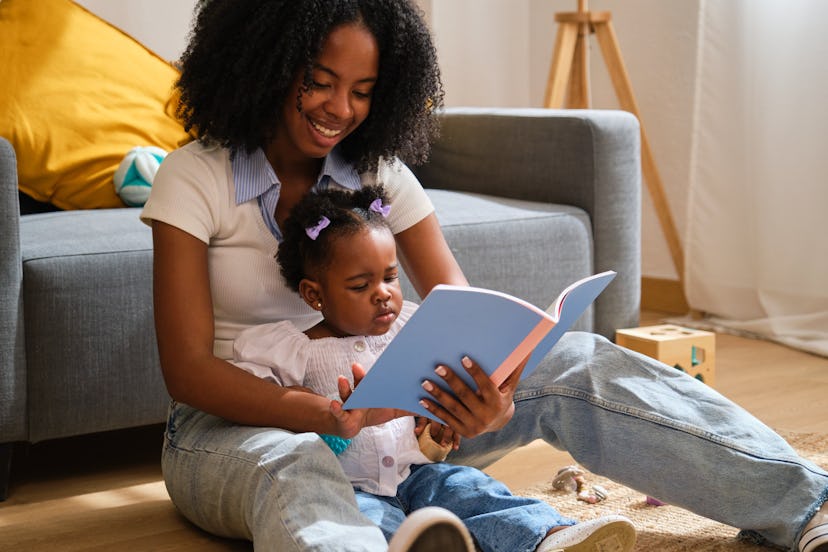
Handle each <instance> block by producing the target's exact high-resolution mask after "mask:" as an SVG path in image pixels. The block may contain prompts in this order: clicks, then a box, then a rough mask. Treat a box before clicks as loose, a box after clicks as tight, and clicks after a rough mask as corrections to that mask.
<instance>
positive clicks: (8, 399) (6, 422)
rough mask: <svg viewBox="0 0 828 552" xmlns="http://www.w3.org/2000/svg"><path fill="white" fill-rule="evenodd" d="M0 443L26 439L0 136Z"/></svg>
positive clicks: (16, 221)
mask: <svg viewBox="0 0 828 552" xmlns="http://www.w3.org/2000/svg"><path fill="white" fill-rule="evenodd" d="M0 213H3V216H2V217H0V351H2V354H0V443H7V442H10V441H17V440H23V439H25V438H26V373H25V369H24V366H25V362H24V354H25V353H24V343H23V291H22V287H23V266H22V257H21V252H20V206H19V200H18V195H17V159H16V157H15V154H14V148H12V145H11V144H10V143H9V142H8V141H7V140H6V139H4V138H2V137H0Z"/></svg>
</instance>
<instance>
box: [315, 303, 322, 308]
mask: <svg viewBox="0 0 828 552" xmlns="http://www.w3.org/2000/svg"><path fill="white" fill-rule="evenodd" d="M316 308H317V309H319V310H322V301H317V302H316Z"/></svg>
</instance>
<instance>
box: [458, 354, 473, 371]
mask: <svg viewBox="0 0 828 552" xmlns="http://www.w3.org/2000/svg"><path fill="white" fill-rule="evenodd" d="M460 362H461V363H462V364H463V367H464V368H467V369H468V368H471V367H472V361H471V359H470V358H469V357H467V356H464V357H463V358H462V359H460Z"/></svg>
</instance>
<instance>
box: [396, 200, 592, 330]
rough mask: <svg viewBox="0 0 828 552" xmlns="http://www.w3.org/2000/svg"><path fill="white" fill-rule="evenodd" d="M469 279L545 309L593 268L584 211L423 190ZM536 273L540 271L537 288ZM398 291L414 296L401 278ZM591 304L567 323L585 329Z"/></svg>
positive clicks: (588, 323) (406, 281) (408, 284)
mask: <svg viewBox="0 0 828 552" xmlns="http://www.w3.org/2000/svg"><path fill="white" fill-rule="evenodd" d="M427 192H428V195H429V197H430V198H431V200H432V202H433V203H434V206H435V209H436V210H437V219H438V220H439V221H440V226H441V227H442V229H443V233H444V234H445V236H446V240H447V241H448V244H449V247H450V248H451V250H452V252H453V253H454V256H455V257H456V258H457V261H458V262H459V263H460V266H461V268H462V269H463V272H464V273H465V274H466V276H467V277H468V278H469V280H470V282H469V283H470V284H471V285H473V286H478V287H485V288H490V289H496V290H500V291H505V292H507V293H511V294H512V295H515V296H517V297H520V298H521V299H525V300H526V301H529V302H530V303H533V304H535V305H537V306H539V307H541V308H544V309H545V308H547V307H548V306H549V305H550V304H551V303H552V301H554V300H555V298H556V297H557V296H558V294H559V293H560V292H561V291H563V289H564V288H565V287H566V286H568V285H569V284H571V283H572V282H574V281H575V280H577V279H579V278H583V277H585V276H589V275H590V274H592V273H593V266H592V258H593V255H592V249H593V247H592V231H591V226H590V220H589V216H588V215H587V213H586V212H585V211H583V210H582V209H579V208H577V207H571V206H567V205H556V204H550V203H537V202H533V201H523V200H514V199H505V198H500V197H494V196H487V195H482V194H472V193H460V192H452V191H447V190H436V189H429V190H427ZM538 274H546V275H547V276H546V277H545V282H546V284H547V287H546V288H543V289H539V286H538V279H539V277H538ZM403 286H404V289H403V292H404V294H405V296H406V297H407V298H409V299H411V300H416V299H417V295H416V293H415V292H414V290H413V287H412V286H411V284H410V283H409V281H408V280H407V279H403ZM591 324H592V308H591V307H590V309H589V310H588V311H587V313H586V314H584V316H583V317H582V318H581V319H580V320H579V321H578V322H577V323H576V324H575V325H574V326H573V329H589V328H591V327H592V326H591Z"/></svg>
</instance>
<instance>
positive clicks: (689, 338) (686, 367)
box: [615, 324, 716, 387]
mask: <svg viewBox="0 0 828 552" xmlns="http://www.w3.org/2000/svg"><path fill="white" fill-rule="evenodd" d="M615 343H616V344H618V345H620V346H622V347H626V348H627V349H632V350H633V351H637V352H639V353H642V354H645V355H647V356H649V357H652V358H654V359H656V360H660V361H661V362H663V363H664V364H667V365H669V366H673V367H674V368H676V369H679V370H683V371H685V372H687V373H688V374H690V375H691V376H693V377H694V378H696V379H698V380H701V381H703V382H704V383H706V384H707V385H710V386H711V387H712V386H713V385H714V384H715V382H716V334H715V333H712V332H706V331H703V330H694V329H690V328H684V327H682V326H676V325H675V324H661V325H658V326H644V327H641V328H626V329H622V330H617V331H616V332H615Z"/></svg>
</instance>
